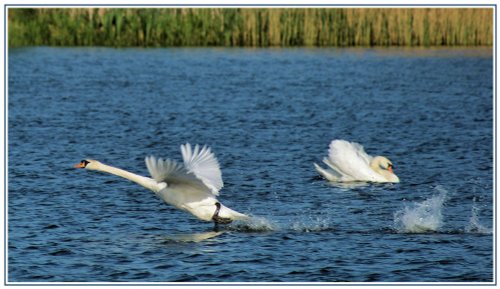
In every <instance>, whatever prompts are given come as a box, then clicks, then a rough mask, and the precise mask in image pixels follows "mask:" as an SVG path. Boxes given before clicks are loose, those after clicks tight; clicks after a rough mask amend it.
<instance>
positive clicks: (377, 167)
mask: <svg viewBox="0 0 500 289" xmlns="http://www.w3.org/2000/svg"><path fill="white" fill-rule="evenodd" d="M323 162H324V163H325V164H326V165H327V166H328V168H327V169H325V168H322V167H320V166H319V165H318V164H316V163H315V164H314V167H315V168H316V170H317V171H318V172H319V173H320V174H321V175H322V176H323V177H324V178H325V179H327V180H329V181H332V182H357V181H361V182H375V183H399V178H398V176H396V175H395V174H394V171H393V165H392V162H391V161H390V160H389V159H387V158H386V157H383V156H376V157H372V156H370V155H368V154H367V153H366V152H365V150H364V149H363V146H361V145H360V144H358V143H355V142H348V141H345V140H333V141H332V142H331V143H330V148H329V150H328V157H325V158H324V159H323Z"/></svg>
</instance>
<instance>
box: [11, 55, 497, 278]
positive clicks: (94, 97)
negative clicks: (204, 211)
mask: <svg viewBox="0 0 500 289" xmlns="http://www.w3.org/2000/svg"><path fill="white" fill-rule="evenodd" d="M492 68H493V58H492V52H491V49H488V48H478V49H220V48H213V49H205V48H203V49H201V48H189V49H107V48H46V47H40V48H19V49H10V50H9V55H8V85H9V86H8V203H7V204H8V252H7V253H8V264H7V265H8V281H9V282H80V283H84V282H177V281H183V282H344V281H346V282H493V281H495V280H494V278H493V261H494V257H495V256H494V255H493V230H492V226H493V224H492V223H493V217H494V210H493V191H494V188H493V88H492V84H493V83H492V82H493V80H492V73H493V71H492ZM332 139H346V140H349V141H356V142H359V143H361V144H362V145H364V147H365V149H366V151H367V153H368V154H371V155H385V156H387V157H389V158H390V159H391V160H392V162H393V163H394V165H395V172H396V174H397V175H398V176H399V177H400V179H401V183H399V184H368V185H366V184H365V185H359V186H338V185H334V184H329V183H328V182H327V181H325V180H324V179H322V178H321V177H319V176H318V174H317V173H316V172H315V170H314V167H313V163H314V162H318V163H320V162H321V159H322V158H323V157H324V156H326V154H327V149H328V144H329V143H330V141H331V140H332ZM186 142H190V143H192V144H195V143H199V144H207V145H209V146H211V148H212V150H213V151H214V153H215V154H216V156H217V157H218V159H219V162H220V164H221V169H222V175H223V179H224V183H225V186H224V188H223V189H222V191H221V196H220V198H219V199H220V201H221V202H222V203H223V204H225V205H226V206H228V207H231V208H233V209H235V210H237V211H240V212H243V213H246V214H249V215H252V216H254V220H253V221H251V222H250V223H247V224H245V223H233V224H231V225H229V226H226V227H223V228H219V231H218V232H214V231H213V225H212V224H211V223H205V222H202V221H199V220H197V219H195V218H194V217H192V216H191V215H190V214H188V213H185V212H182V211H179V210H176V209H175V208H173V207H171V206H169V205H166V204H164V203H162V201H161V200H159V199H158V198H156V197H155V195H154V194H153V193H152V192H150V191H148V190H146V189H144V188H142V187H139V186H137V185H136V184H134V183H131V182H129V181H127V180H124V179H120V178H118V177H116V176H113V175H108V174H104V173H98V172H92V171H86V170H76V169H73V168H72V166H73V165H74V164H76V163H78V162H79V161H80V160H81V159H83V158H93V159H97V160H100V161H101V162H104V163H107V164H110V165H113V166H117V167H120V168H124V169H127V170H129V171H132V172H135V173H139V174H142V175H148V173H147V169H146V166H145V164H144V157H145V156H147V155H149V154H154V155H156V156H158V157H168V158H173V159H176V160H180V159H181V158H180V150H179V146H180V145H181V144H183V143H186ZM422 227H423V228H425V229H424V230H420V229H421V228H422Z"/></svg>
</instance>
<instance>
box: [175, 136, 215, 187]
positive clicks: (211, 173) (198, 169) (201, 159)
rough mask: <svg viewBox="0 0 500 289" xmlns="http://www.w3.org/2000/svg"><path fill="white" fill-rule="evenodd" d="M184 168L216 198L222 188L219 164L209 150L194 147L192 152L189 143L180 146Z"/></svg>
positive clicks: (197, 146) (207, 148)
mask: <svg viewBox="0 0 500 289" xmlns="http://www.w3.org/2000/svg"><path fill="white" fill-rule="evenodd" d="M181 152H182V159H183V160H184V166H185V168H186V170H187V171H188V172H189V173H193V174H194V175H195V176H196V177H197V178H198V179H199V180H200V181H202V182H203V184H205V186H207V187H208V188H209V189H210V190H211V191H212V194H214V195H216V196H218V195H219V191H220V189H221V188H222V187H223V186H224V183H223V182H222V173H221V171H220V168H219V162H218V161H217V158H216V157H215V156H214V154H213V153H212V152H211V151H210V148H209V147H207V146H203V147H201V149H200V146H199V145H195V147H194V150H193V149H192V147H191V145H190V144H189V143H187V144H185V145H181Z"/></svg>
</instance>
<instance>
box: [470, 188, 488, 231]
mask: <svg viewBox="0 0 500 289" xmlns="http://www.w3.org/2000/svg"><path fill="white" fill-rule="evenodd" d="M465 232H466V233H479V234H491V233H492V229H489V228H486V227H485V226H483V225H481V224H480V223H479V208H478V206H477V205H476V198H475V197H474V199H472V210H471V217H470V219H469V224H468V225H467V227H465Z"/></svg>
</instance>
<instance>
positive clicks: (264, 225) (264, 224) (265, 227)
mask: <svg viewBox="0 0 500 289" xmlns="http://www.w3.org/2000/svg"><path fill="white" fill-rule="evenodd" d="M229 228H230V229H232V230H235V231H244V232H271V231H278V230H279V229H280V226H279V225H278V224H277V223H276V222H274V221H271V220H268V219H266V218H264V217H254V216H252V217H250V218H249V219H248V220H244V221H237V222H234V223H232V224H231V225H229Z"/></svg>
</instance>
